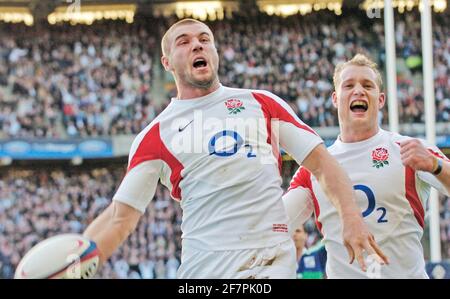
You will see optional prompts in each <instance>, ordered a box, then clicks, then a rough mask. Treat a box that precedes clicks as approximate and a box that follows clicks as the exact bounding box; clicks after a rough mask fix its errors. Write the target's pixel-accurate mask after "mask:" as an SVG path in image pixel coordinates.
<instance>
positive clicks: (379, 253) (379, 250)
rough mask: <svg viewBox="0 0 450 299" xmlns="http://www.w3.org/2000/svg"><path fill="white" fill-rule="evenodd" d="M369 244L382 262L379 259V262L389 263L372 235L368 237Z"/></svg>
mask: <svg viewBox="0 0 450 299" xmlns="http://www.w3.org/2000/svg"><path fill="white" fill-rule="evenodd" d="M369 243H370V246H371V247H372V248H373V250H375V253H376V255H377V256H378V257H379V258H381V260H382V262H381V261H380V264H387V265H389V259H388V257H387V256H386V255H385V254H384V253H383V251H382V250H381V248H380V247H379V246H378V244H377V242H376V241H375V239H374V238H373V236H372V237H371V238H370V239H369Z"/></svg>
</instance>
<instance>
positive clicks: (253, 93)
mask: <svg viewBox="0 0 450 299" xmlns="http://www.w3.org/2000/svg"><path fill="white" fill-rule="evenodd" d="M224 89H225V91H226V94H227V96H234V97H239V96H245V97H246V98H248V99H255V97H258V96H263V97H265V98H268V99H270V100H272V101H276V100H278V99H280V98H279V97H278V96H276V95H275V94H273V93H272V92H270V91H268V90H263V89H248V88H234V87H226V86H224Z"/></svg>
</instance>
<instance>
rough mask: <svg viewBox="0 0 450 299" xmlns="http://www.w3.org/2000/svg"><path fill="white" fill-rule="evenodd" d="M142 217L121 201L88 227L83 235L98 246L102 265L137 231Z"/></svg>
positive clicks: (106, 210)
mask: <svg viewBox="0 0 450 299" xmlns="http://www.w3.org/2000/svg"><path fill="white" fill-rule="evenodd" d="M141 215H142V213H141V212H140V211H138V210H136V209H135V208H132V207H131V206H129V205H127V204H124V203H121V202H119V201H113V202H112V203H111V204H110V205H109V206H108V207H107V208H106V209H105V210H104V211H103V212H102V213H101V214H100V215H99V216H98V217H97V218H95V219H94V221H93V222H92V223H91V224H90V225H89V226H88V227H87V229H86V230H85V232H84V234H83V235H84V236H85V237H86V238H88V239H90V240H92V241H94V242H95V243H96V244H97V248H98V250H99V254H100V265H101V264H103V263H104V262H105V261H106V260H107V259H108V258H109V257H110V256H111V255H112V254H113V253H114V251H116V250H117V248H118V247H119V246H120V245H121V244H122V243H123V242H124V241H125V240H126V239H127V238H128V236H129V235H130V234H131V233H132V232H133V231H134V230H135V228H136V225H137V223H138V222H139V219H140V218H141Z"/></svg>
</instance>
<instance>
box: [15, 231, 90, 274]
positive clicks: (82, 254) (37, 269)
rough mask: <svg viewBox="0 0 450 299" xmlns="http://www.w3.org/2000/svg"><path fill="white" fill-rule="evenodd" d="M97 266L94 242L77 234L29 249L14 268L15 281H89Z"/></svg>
mask: <svg viewBox="0 0 450 299" xmlns="http://www.w3.org/2000/svg"><path fill="white" fill-rule="evenodd" d="M98 264H99V252H98V249H97V246H96V244H95V243H94V242H92V241H90V240H88V239H86V238H85V237H83V236H82V235H79V234H62V235H57V236H54V237H51V238H48V239H46V240H44V241H42V242H40V243H38V244H36V245H35V246H34V247H33V248H31V249H30V250H29V251H28V252H27V254H26V255H25V256H24V257H23V258H22V260H21V261H20V263H19V265H18V266H17V269H16V273H15V275H14V278H15V279H27V278H29V279H44V278H67V279H68V278H75V279H76V278H78V279H83V278H91V277H93V276H94V275H95V273H96V272H97V267H98Z"/></svg>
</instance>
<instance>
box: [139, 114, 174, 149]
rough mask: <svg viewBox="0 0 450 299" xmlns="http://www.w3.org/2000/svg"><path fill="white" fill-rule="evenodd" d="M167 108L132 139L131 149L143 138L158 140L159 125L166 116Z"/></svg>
mask: <svg viewBox="0 0 450 299" xmlns="http://www.w3.org/2000/svg"><path fill="white" fill-rule="evenodd" d="M168 108H169V107H167V108H166V109H164V110H163V111H162V112H161V113H160V114H158V115H157V116H156V117H155V118H154V119H153V120H152V121H151V122H150V123H149V124H148V125H147V126H145V127H144V128H143V129H142V130H141V131H140V132H139V133H138V134H137V135H136V137H135V138H134V140H133V144H132V147H134V146H137V145H139V144H140V143H141V141H142V140H143V139H144V138H145V139H146V140H147V139H160V137H159V136H160V132H159V130H160V123H161V121H162V120H163V119H164V118H165V116H166V115H167V112H166V111H167V110H168Z"/></svg>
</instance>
